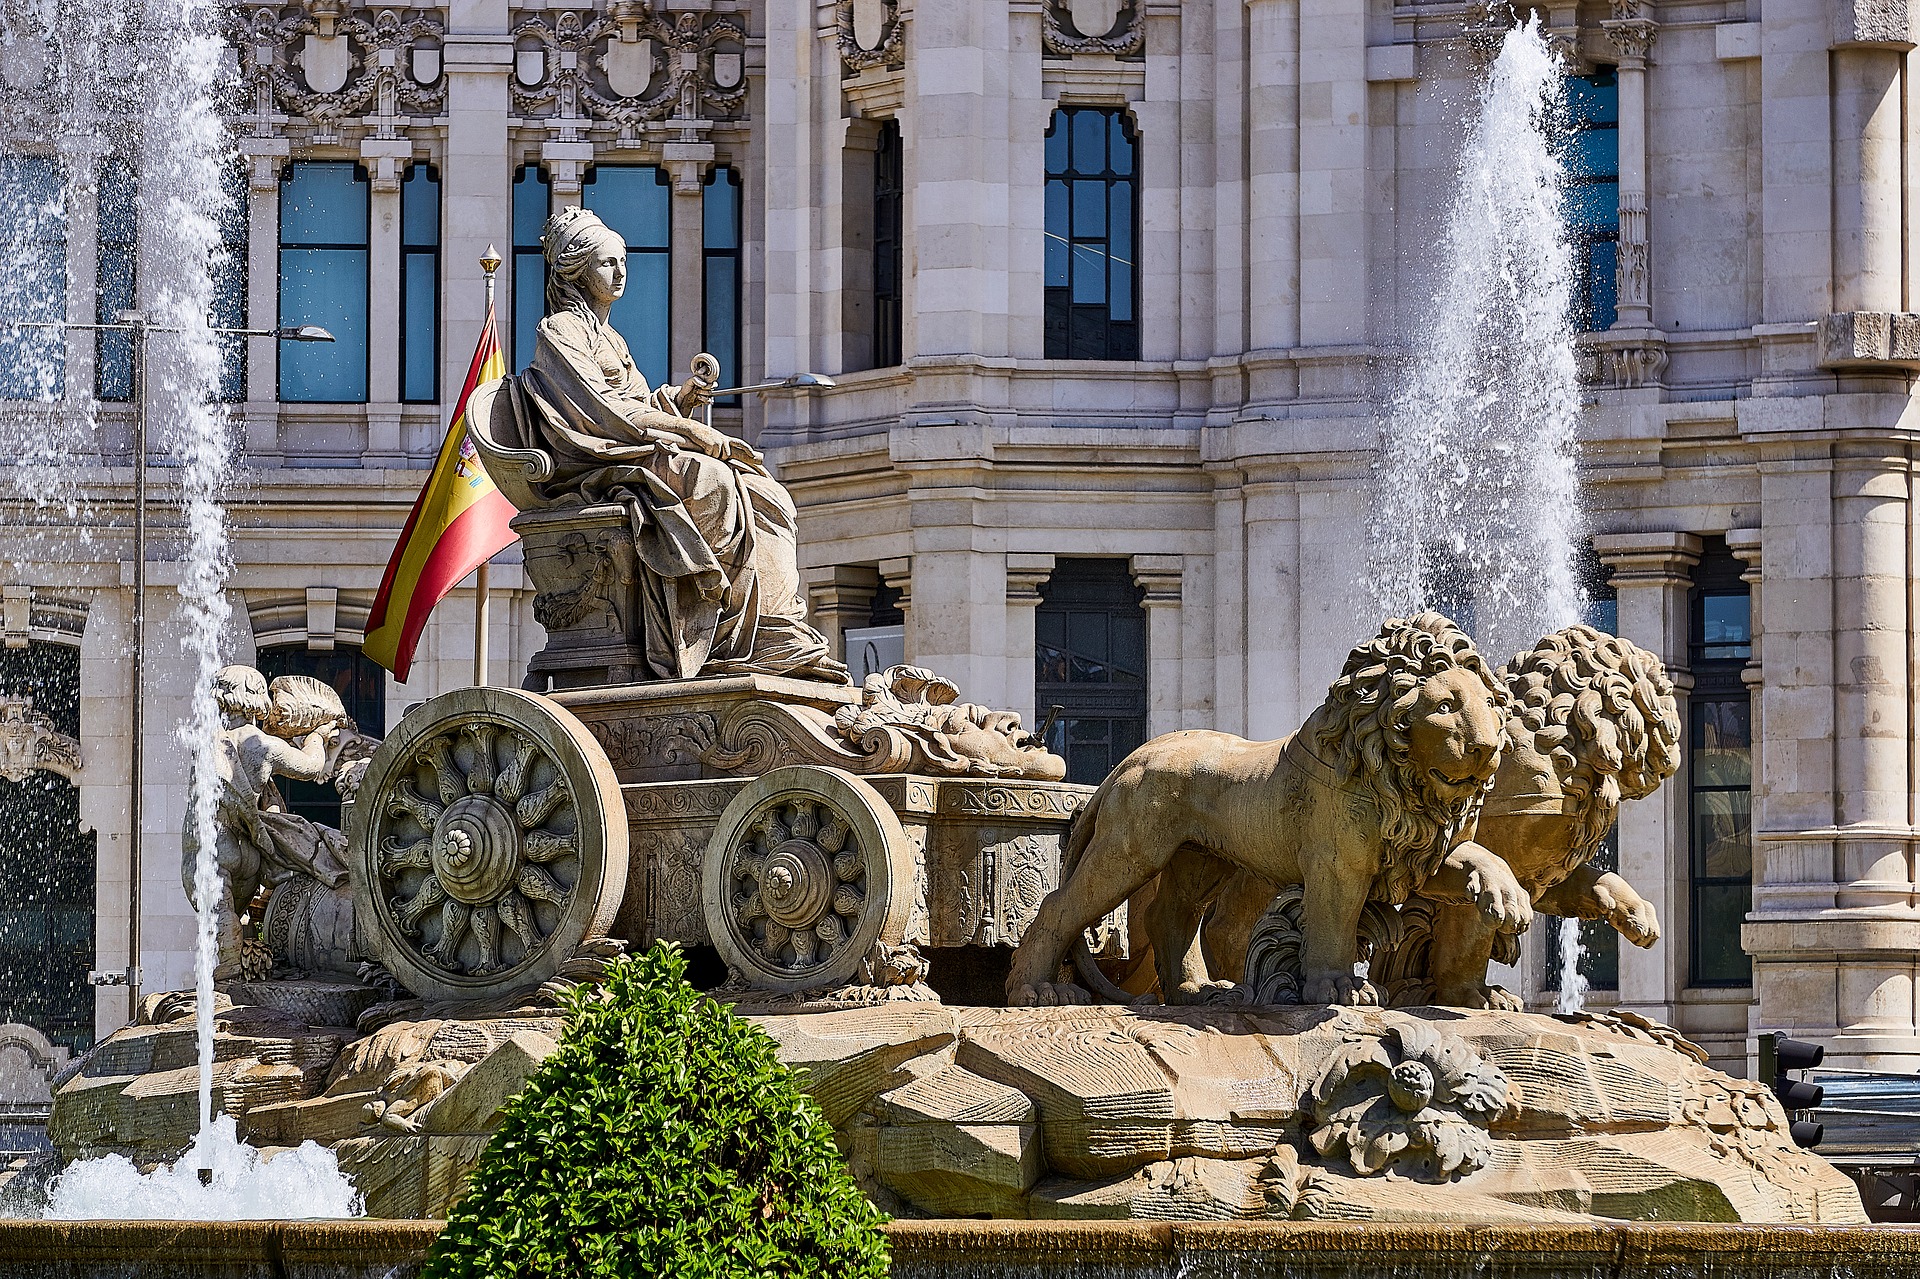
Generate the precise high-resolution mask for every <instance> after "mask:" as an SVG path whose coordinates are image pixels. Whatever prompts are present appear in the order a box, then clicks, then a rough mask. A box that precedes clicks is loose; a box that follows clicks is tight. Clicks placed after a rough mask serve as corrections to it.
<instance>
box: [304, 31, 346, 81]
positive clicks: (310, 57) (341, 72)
mask: <svg viewBox="0 0 1920 1279" xmlns="http://www.w3.org/2000/svg"><path fill="white" fill-rule="evenodd" d="M352 70H353V50H352V49H351V48H350V47H349V46H348V44H347V38H346V37H345V36H340V35H336V36H319V35H310V36H308V37H307V38H306V39H305V40H304V41H303V42H302V43H301V46H300V72H301V74H302V75H304V76H305V77H306V80H307V88H309V89H311V90H313V92H315V93H338V92H339V91H340V90H341V89H342V88H344V87H345V86H346V83H347V75H348V73H349V72H351V71H352Z"/></svg>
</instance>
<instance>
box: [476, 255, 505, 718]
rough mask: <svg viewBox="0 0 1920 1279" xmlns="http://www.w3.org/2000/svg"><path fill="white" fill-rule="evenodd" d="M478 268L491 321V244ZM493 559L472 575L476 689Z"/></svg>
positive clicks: (483, 676)
mask: <svg viewBox="0 0 1920 1279" xmlns="http://www.w3.org/2000/svg"><path fill="white" fill-rule="evenodd" d="M480 269H481V270H482V271H485V272H486V273H487V322H488V323H489V324H491V323H492V322H493V273H494V272H495V271H498V270H499V269H500V251H499V250H498V249H496V248H494V247H493V246H492V245H491V244H489V245H488V246H487V251H486V252H485V253H483V254H481V255H480ZM492 567H493V561H492V560H482V561H481V562H480V567H479V569H478V570H477V571H476V572H475V573H474V578H473V684H474V687H475V688H480V687H482V686H484V685H485V684H486V682H487V660H488V656H489V654H488V652H487V627H488V624H489V623H490V622H491V621H492V612H493V600H492V599H491V598H490V596H491V590H490V587H491V583H490V582H489V581H488V577H489V575H490V574H489V570H490V569H492Z"/></svg>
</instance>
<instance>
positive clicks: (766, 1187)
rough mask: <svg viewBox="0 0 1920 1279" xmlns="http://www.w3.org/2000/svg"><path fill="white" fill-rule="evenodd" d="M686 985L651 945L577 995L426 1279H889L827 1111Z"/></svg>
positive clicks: (668, 958) (677, 968)
mask: <svg viewBox="0 0 1920 1279" xmlns="http://www.w3.org/2000/svg"><path fill="white" fill-rule="evenodd" d="M685 972H686V961H685V960H684V959H683V958H682V957H681V955H680V953H679V951H678V950H677V949H675V948H673V947H670V946H665V945H655V946H654V947H653V948H652V949H650V950H648V951H647V952H646V953H644V954H642V955H639V956H626V957H623V958H622V959H620V960H619V961H618V962H616V963H615V964H614V965H613V969H612V971H611V972H610V973H609V974H608V976H607V980H606V982H605V983H604V984H603V985H602V986H600V987H598V988H592V987H582V988H579V989H577V990H575V991H574V992H573V994H572V995H571V996H570V997H569V1004H568V1010H567V1011H568V1017H569V1020H568V1026H567V1032H566V1035H565V1036H564V1037H563V1038H562V1040H561V1043H560V1046H559V1048H558V1049H556V1050H555V1052H554V1053H553V1055H552V1056H551V1057H549V1058H547V1060H546V1063H545V1064H544V1065H543V1066H542V1068H541V1069H540V1071H539V1073H538V1074H536V1075H535V1076H534V1077H533V1079H532V1080H531V1081H529V1082H528V1084H527V1087H526V1089H525V1091H523V1092H522V1093H521V1094H520V1095H519V1096H518V1097H515V1098H514V1099H513V1100H512V1101H511V1102H509V1103H508V1104H507V1105H506V1106H505V1107H503V1108H502V1111H501V1123H500V1127H499V1129H498V1130H497V1131H496V1132H495V1133H494V1136H493V1139H492V1140H491V1141H490V1142H489V1143H488V1144H487V1149H486V1152H485V1153H484V1154H483V1155H482V1156H481V1159H480V1163H479V1166H478V1167H477V1168H476V1169H475V1170H474V1173H473V1179H472V1182H471V1183H470V1186H469V1189H468V1192H467V1195H466V1197H465V1198H464V1199H462V1200H461V1201H460V1203H459V1204H458V1205H457V1206H456V1207H455V1208H454V1210H453V1212H452V1214H451V1215H450V1217H449V1219H448V1221H447V1227H446V1229H445V1230H444V1231H442V1232H441V1235H440V1237H439V1239H437V1240H436V1241H435V1242H434V1245H433V1250H432V1252H431V1254H430V1255H429V1257H428V1260H427V1264H426V1268H425V1270H424V1271H423V1272H422V1279H533V1277H534V1276H556V1277H558V1276H565V1277H566V1279H615V1277H616V1276H617V1277H619V1279H628V1277H631V1279H654V1277H655V1276H659V1277H661V1279H665V1277H667V1276H671V1277H672V1279H762V1277H764V1279H804V1277H809V1276H818V1277H819V1279H828V1277H829V1276H830V1277H831V1279H885V1276H886V1274H887V1271H888V1257H887V1241H886V1236H885V1235H883V1234H882V1233H881V1232H880V1229H879V1226H880V1223H881V1222H882V1221H883V1220H885V1218H884V1217H883V1215H882V1214H881V1213H880V1211H879V1210H878V1209H876V1208H875V1207H874V1206H873V1205H872V1204H871V1203H869V1202H868V1201H867V1199H866V1197H865V1196H864V1195H862V1194H861V1193H860V1191H859V1189H858V1188H857V1187H856V1186H855V1185H854V1182H853V1178H852V1176H851V1175H850V1174H849V1173H848V1171H847V1168H846V1165H845V1163H844V1162H843V1161H842V1160H841V1158H840V1154H839V1152H838V1151H837V1150H836V1149H835V1148H834V1144H833V1136H832V1129H831V1128H829V1127H828V1125H827V1122H826V1120H825V1118H824V1117H823V1116H822V1115H821V1113H820V1110H819V1108H818V1107H817V1106H815V1105H814V1103H813V1100H812V1099H811V1098H810V1097H808V1096H807V1095H806V1094H805V1093H803V1092H802V1091H801V1090H800V1088H799V1086H798V1085H797V1084H796V1082H795V1080H794V1077H793V1075H792V1073H791V1072H790V1071H789V1070H788V1069H787V1068H786V1067H785V1066H783V1065H781V1064H780V1061H779V1060H778V1058H776V1057H775V1056H774V1044H773V1041H772V1040H771V1039H769V1038H768V1037H767V1035H766V1034H765V1033H764V1032H763V1031H761V1030H760V1029H759V1027H757V1026H753V1025H750V1024H749V1023H747V1022H744V1021H740V1020H738V1019H737V1018H735V1017H734V1016H733V1014H732V1013H731V1012H730V1011H729V1010H728V1009H727V1008H726V1007H725V1006H724V1005H721V1004H718V1003H715V1002H714V1001H713V1000H711V999H708V998H707V997H706V996H704V995H702V994H700V993H699V992H698V991H696V990H695V989H694V988H693V987H692V986H690V985H688V984H687V981H686V977H685Z"/></svg>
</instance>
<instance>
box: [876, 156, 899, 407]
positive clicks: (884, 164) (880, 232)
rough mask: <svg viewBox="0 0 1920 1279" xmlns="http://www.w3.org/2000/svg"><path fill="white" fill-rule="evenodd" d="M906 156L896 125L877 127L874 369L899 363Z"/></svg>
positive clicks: (890, 366)
mask: <svg viewBox="0 0 1920 1279" xmlns="http://www.w3.org/2000/svg"><path fill="white" fill-rule="evenodd" d="M905 190H906V154H905V152H904V151H903V149H902V147H901V144H900V122H899V121H898V120H889V121H887V122H886V123H885V124H883V125H881V126H880V146H879V149H878V150H877V151H876V152H875V154H874V158H873V367H874V368H876V369H886V368H892V367H893V366H894V365H896V364H898V363H900V360H901V346H902V337H901V334H902V328H903V326H902V323H901V317H902V315H903V314H904V312H903V310H902V308H903V307H904V306H905V303H906V274H905V272H904V271H903V270H902V267H903V265H904V256H905V255H904V253H903V250H902V245H903V244H904V242H905V236H904V235H903V234H902V229H903V227H904V225H905V217H904V213H905V205H906V201H905V200H904V199H903V198H902V193H903V192H904V191H905Z"/></svg>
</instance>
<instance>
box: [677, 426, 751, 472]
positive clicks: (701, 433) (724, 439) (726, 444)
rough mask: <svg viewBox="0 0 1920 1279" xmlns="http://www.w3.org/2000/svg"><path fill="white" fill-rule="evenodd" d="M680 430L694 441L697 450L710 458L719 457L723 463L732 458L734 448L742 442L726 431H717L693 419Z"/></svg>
mask: <svg viewBox="0 0 1920 1279" xmlns="http://www.w3.org/2000/svg"><path fill="white" fill-rule="evenodd" d="M680 429H681V430H682V431H683V432H685V434H686V437H687V439H688V440H690V441H692V443H693V446H694V447H695V448H697V449H699V450H700V451H701V452H702V453H705V454H706V455H707V456H708V457H717V458H719V459H720V460H721V461H723V462H724V461H726V460H727V458H729V457H731V456H732V454H733V446H734V445H735V444H738V443H740V442H741V441H738V440H736V439H734V438H733V437H732V436H731V435H728V434H726V433H725V432H724V431H716V430H714V429H713V428H712V427H710V426H708V425H707V424H706V423H704V422H695V421H693V420H691V419H689V420H688V422H687V424H686V425H685V426H683V427H681V428H680Z"/></svg>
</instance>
